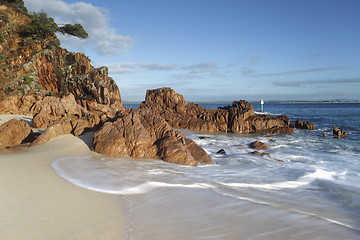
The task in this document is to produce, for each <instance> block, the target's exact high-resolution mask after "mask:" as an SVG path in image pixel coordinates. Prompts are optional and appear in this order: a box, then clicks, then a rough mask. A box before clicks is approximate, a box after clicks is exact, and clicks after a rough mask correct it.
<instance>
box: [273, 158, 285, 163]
mask: <svg viewBox="0 0 360 240" xmlns="http://www.w3.org/2000/svg"><path fill="white" fill-rule="evenodd" d="M273 160H274V161H277V162H285V161H284V160H281V159H277V158H273Z"/></svg>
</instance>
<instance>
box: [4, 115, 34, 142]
mask: <svg viewBox="0 0 360 240" xmlns="http://www.w3.org/2000/svg"><path fill="white" fill-rule="evenodd" d="M32 138H33V132H32V131H31V127H30V126H29V124H28V123H27V122H25V121H24V120H17V119H11V120H10V121H8V122H6V123H4V124H2V125H1V126H0V148H7V147H14V146H16V145H19V144H21V143H24V142H28V141H31V140H32Z"/></svg>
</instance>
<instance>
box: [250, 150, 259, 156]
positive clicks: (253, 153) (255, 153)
mask: <svg viewBox="0 0 360 240" xmlns="http://www.w3.org/2000/svg"><path fill="white" fill-rule="evenodd" d="M249 154H250V155H254V156H260V155H261V153H260V152H259V151H254V152H249Z"/></svg>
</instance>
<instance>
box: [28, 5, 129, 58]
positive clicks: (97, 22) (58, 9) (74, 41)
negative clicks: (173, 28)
mask: <svg viewBox="0 0 360 240" xmlns="http://www.w3.org/2000/svg"><path fill="white" fill-rule="evenodd" d="M24 2H25V6H26V7H27V8H28V10H29V11H33V12H40V11H44V12H46V13H48V15H49V16H50V17H52V18H54V19H55V22H56V23H57V24H66V23H72V24H74V23H80V24H81V25H83V27H84V28H85V30H86V31H87V32H88V33H89V38H88V39H85V40H81V39H78V38H75V37H69V36H64V35H61V34H58V38H59V39H60V41H61V44H62V46H63V47H65V48H76V49H81V50H82V49H83V47H84V46H91V47H93V48H94V49H95V50H96V52H97V53H99V54H101V55H116V54H117V53H118V52H119V51H123V50H126V49H128V48H130V47H132V45H133V39H132V38H131V37H130V36H123V35H120V34H118V33H117V32H116V30H115V29H114V28H112V27H111V26H110V24H109V19H108V17H107V14H106V10H105V9H103V8H100V7H96V6H94V5H92V4H90V3H85V2H76V3H65V2H63V1H61V0H24Z"/></svg>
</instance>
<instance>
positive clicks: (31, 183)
mask: <svg viewBox="0 0 360 240" xmlns="http://www.w3.org/2000/svg"><path fill="white" fill-rule="evenodd" d="M3 122H4V121H3ZM26 150H27V152H23V153H16V154H2V155H0V189H1V194H0V215H1V218H0V229H1V230H0V239H2V240H10V239H11V240H13V239H17V240H22V239H24V240H25V239H26V240H31V239H36V240H38V239H47V240H50V239H71V240H73V239H74V240H75V239H87V240H91V239H94V240H99V239H104V240H112V239H116V240H117V239H125V237H124V216H123V209H122V205H121V197H120V196H119V195H112V194H106V193H99V192H95V191H91V190H87V189H83V188H80V187H77V186H75V185H73V184H71V183H69V182H67V181H66V180H65V179H63V178H62V177H60V176H58V175H57V174H56V173H55V171H54V169H53V168H52V167H51V166H50V164H51V163H52V162H53V161H54V160H56V159H58V158H60V157H66V156H83V155H87V154H89V152H90V150H89V148H88V146H87V145H86V144H85V143H84V142H83V141H82V140H81V139H80V138H77V137H74V136H72V135H64V136H60V137H57V138H55V139H53V140H52V141H51V142H49V143H47V144H44V145H40V146H37V147H33V148H28V149H26Z"/></svg>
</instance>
